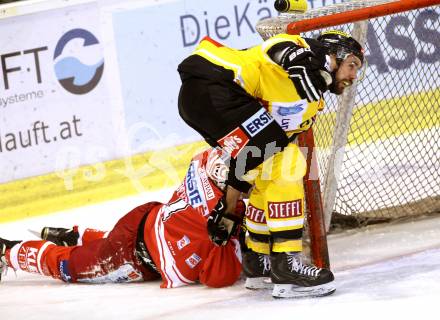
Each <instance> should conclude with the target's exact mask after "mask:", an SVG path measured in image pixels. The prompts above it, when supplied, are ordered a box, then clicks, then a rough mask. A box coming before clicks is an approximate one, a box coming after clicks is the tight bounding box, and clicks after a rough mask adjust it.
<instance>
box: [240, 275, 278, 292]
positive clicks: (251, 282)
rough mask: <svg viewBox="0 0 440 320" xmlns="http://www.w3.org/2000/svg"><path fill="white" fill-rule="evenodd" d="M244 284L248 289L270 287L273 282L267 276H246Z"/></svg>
mask: <svg viewBox="0 0 440 320" xmlns="http://www.w3.org/2000/svg"><path fill="white" fill-rule="evenodd" d="M244 286H245V288H246V289H249V290H260V289H272V288H273V283H272V281H271V280H270V278H269V277H259V278H246V282H245V284H244Z"/></svg>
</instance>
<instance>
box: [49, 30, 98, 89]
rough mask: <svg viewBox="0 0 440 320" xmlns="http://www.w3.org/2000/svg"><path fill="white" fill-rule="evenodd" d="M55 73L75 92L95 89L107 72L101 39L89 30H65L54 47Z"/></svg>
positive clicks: (64, 84) (66, 86) (61, 81)
mask: <svg viewBox="0 0 440 320" xmlns="http://www.w3.org/2000/svg"><path fill="white" fill-rule="evenodd" d="M53 59H54V61H55V75H56V77H57V79H58V81H59V82H60V84H61V86H62V87H63V88H64V89H66V90H67V91H69V92H70V93H73V94H86V93H88V92H90V91H92V90H93V89H94V88H95V87H96V86H97V84H98V83H99V80H101V77H102V73H103V72H104V58H103V57H102V53H101V52H100V47H99V41H98V39H96V37H95V36H94V35H93V34H92V33H90V32H89V31H87V30H84V29H73V30H70V31H68V32H67V33H65V34H64V35H63V36H62V37H61V39H60V40H59V41H58V43H57V45H56V47H55V53H54V57H53Z"/></svg>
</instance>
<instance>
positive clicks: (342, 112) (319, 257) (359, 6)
mask: <svg viewBox="0 0 440 320" xmlns="http://www.w3.org/2000/svg"><path fill="white" fill-rule="evenodd" d="M439 4H440V0H418V1H414V0H396V1H390V0H388V1H387V0H353V1H345V2H343V3H340V4H335V5H331V6H326V7H321V8H316V9H312V10H309V11H307V12H306V13H282V14H280V15H279V16H278V17H274V18H269V19H265V20H261V21H260V22H259V23H258V24H257V31H258V32H259V33H260V35H261V36H262V37H263V39H267V38H269V37H271V36H273V35H276V34H279V33H289V34H300V33H304V32H309V31H313V30H319V29H323V28H328V27H335V26H347V25H350V28H351V29H350V30H348V31H349V32H350V33H351V34H352V35H353V36H354V37H355V38H356V39H357V40H358V41H359V42H361V43H362V44H364V43H365V41H366V34H367V24H368V23H369V20H370V19H376V18H379V17H387V16H392V15H396V14H398V13H404V12H408V11H414V10H419V9H422V8H427V7H432V6H436V5H439ZM435 27H436V28H437V29H438V27H437V25H436V26H435ZM438 30H440V29H438ZM439 40H440V39H439ZM439 43H440V42H439ZM367 72H368V71H367ZM423 72H424V71H420V73H423ZM417 81H418V82H420V81H422V80H417ZM437 82H438V80H436V85H437V88H439V89H440V83H438V84H437ZM370 86H374V84H370ZM357 87H358V84H357V83H355V84H354V85H353V86H352V88H350V90H346V91H347V92H345V93H344V95H343V96H342V97H341V99H339V100H338V102H337V104H338V108H337V109H335V110H337V112H336V111H335V114H336V116H335V117H336V118H337V119H336V120H335V121H334V122H335V124H333V125H334V127H333V125H332V127H331V129H328V128H326V129H325V130H323V131H325V133H327V134H332V135H333V137H337V136H338V137H342V139H339V141H338V140H336V139H335V138H334V139H333V141H331V142H329V141H325V142H322V141H324V140H322V141H321V140H319V141H318V144H321V145H322V144H325V145H330V144H331V145H332V147H331V148H330V147H329V150H330V149H331V151H329V152H328V153H329V154H328V155H327V154H326V156H325V161H324V162H325V164H322V163H321V162H323V160H322V159H318V155H317V153H318V152H316V151H315V144H316V141H315V138H314V133H313V132H312V131H311V130H309V132H306V133H304V134H302V135H300V137H299V144H300V146H301V147H307V148H306V149H307V150H309V151H308V152H306V156H307V161H308V164H309V170H308V172H307V175H306V178H305V181H304V185H305V191H306V203H307V212H308V213H307V218H308V219H307V223H308V227H309V228H308V230H309V237H310V251H311V252H310V254H311V258H312V260H313V262H314V263H315V264H316V265H317V266H319V267H330V261H329V254H328V248H327V239H326V234H327V232H328V229H329V225H330V220H329V219H330V218H329V216H330V217H331V215H332V213H333V211H334V206H335V201H337V199H336V200H335V198H336V196H337V195H336V193H337V192H338V189H337V178H336V177H335V176H336V175H337V174H336V173H335V170H336V172H337V171H338V170H340V169H341V167H340V166H339V167H338V166H337V164H338V163H342V162H343V161H345V158H346V157H347V155H346V153H345V151H344V148H346V146H348V144H349V143H350V142H347V140H348V139H349V138H348V136H349V134H350V133H351V132H350V130H353V131H354V130H355V129H352V128H350V125H353V123H352V122H351V121H352V114H353V109H354V108H356V104H358V103H359V102H358V101H359V99H358V98H357V95H359V93H358V90H359V89H358V88H357ZM422 91H423V90H422ZM425 91H426V90H425ZM425 91H423V92H425ZM439 91H440V90H434V93H433V95H431V96H429V97H428V98H427V99H428V100H430V101H435V100H436V99H438V98H439V96H438V94H439ZM423 94H424V95H423V96H422V97H423V98H425V96H426V95H427V94H425V93H423ZM372 99H373V100H374V98H372ZM361 100H362V103H364V104H365V103H366V104H368V102H365V101H364V100H365V99H364V98H363V97H362V99H361ZM402 101H403V100H401V101H400V100H399V101H398V102H395V103H396V104H399V105H402V106H405V103H406V100H405V101H403V102H402ZM437 101H438V100H437ZM428 109H429V110H431V109H434V111H433V112H435V108H433V107H428ZM391 113H392V112H391ZM319 118H320V117H319V116H318V122H317V125H319ZM388 118H389V117H388ZM432 119H433V120H432V121H433V122H434V127H435V123H436V122H438V115H435V114H434V115H432ZM374 122H375V119H374V118H373V117H372V119H371V123H372V124H373V123H374ZM437 125H440V123H437ZM314 130H315V131H316V129H314ZM399 130H400V131H399ZM397 131H399V132H397V134H395V136H399V137H400V136H405V134H408V130H407V128H404V126H403V125H402V127H399V128H397ZM317 134H318V136H319V137H318V139H321V138H322V137H323V136H324V134H323V133H321V132H318V133H317ZM393 134H394V133H393ZM393 134H392V135H391V136H393ZM435 134H440V132H439V131H435ZM429 137H431V136H428V138H426V139H427V140H429ZM431 139H432V138H431ZM369 141H370V140H368V139H366V141H361V142H360V143H359V148H360V149H361V148H362V147H363V145H365V144H367V145H368V142H369ZM411 143H414V141H413V140H411V141H410V142H408V145H410V144H411ZM373 144H375V142H374V143H373ZM435 146H436V145H435V142H434V147H435ZM437 146H438V145H437ZM379 147H380V146H379ZM391 147H392V148H393V146H391ZM394 148H395V146H394ZM426 148H432V145H431V146H429V145H427V146H426ZM341 149H342V150H343V151H342V153H340V152H338V151H339V150H341ZM335 150H336V151H335ZM360 154H361V153H360ZM408 154H410V152H408ZM344 157H345V158H344ZM390 157H392V156H391V155H390ZM436 157H438V155H437V156H434V159H433V160H432V161H433V162H435V161H437V159H436ZM385 160H386V159H385ZM408 162H411V160H408ZM403 163H404V164H405V163H406V162H403ZM342 166H343V165H342ZM434 166H435V165H434ZM318 167H319V170H320V173H319V174H317V172H318ZM323 172H324V173H323ZM319 177H321V180H324V182H323V183H321V181H320V179H319ZM322 178H324V179H322ZM435 179H438V178H436V177H434V182H433V184H431V187H432V186H434V187H432V188H433V189H436V187H435V185H436V184H437V185H438V184H440V183H439V181H438V180H435ZM405 181H406V180H405ZM367 182H368V181H367ZM329 185H330V186H332V187H328V186H329ZM321 187H323V189H324V191H325V192H324V194H323V195H322V197H323V198H324V200H322V199H321ZM437 189H438V187H437ZM437 189H436V190H434V195H433V196H432V195H430V196H429V197H428V198H429V199H428V200H427V201H425V202H428V205H426V203H425V204H424V207H423V208H424V209H420V210H421V211H422V212H423V210H424V212H431V211H435V210H440V207H439V203H440V191H439V190H437ZM356 190H358V189H356ZM356 190H355V191H356ZM367 191H369V190H367ZM360 192H362V189H361V191H360ZM368 197H369V195H368V194H367V195H366V198H368ZM399 200H400V199H399ZM371 201H376V200H375V199H373V196H371ZM418 201H419V200H418V199H417V201H414V202H418ZM420 201H422V202H423V199H422V200H420ZM377 202H378V204H377V207H378V208H374V210H370V208H369V207H368V206H366V208H365V209H364V208H362V210H363V211H362V210H361V209H356V210H357V211H359V212H360V211H362V214H365V216H367V217H369V214H371V212H380V214H379V216H378V217H379V218H382V217H384V218H383V219H384V220H386V219H388V214H390V215H391V213H389V212H392V210H391V209H388V208H387V207H386V205H390V203H391V205H392V206H394V208H393V209H396V208H397V210H400V211H405V210H408V211H409V212H410V213H408V215H411V214H412V211H417V210H419V209H413V207H411V206H412V205H413V204H412V203H411V204H410V205H407V204H406V203H403V204H401V203H398V201H397V202H394V203H392V202H393V201H391V200H387V199H385V200H383V199H380V201H379V200H378V201H377ZM387 202H389V203H387ZM384 203H385V204H384ZM408 207H409V209H407V208H408ZM426 207H428V209H426ZM402 208H404V209H405V210H403V209H402ZM417 208H418V207H417ZM356 210H355V211H356ZM328 212H330V214H328ZM356 213H357V212H356ZM344 214H345V212H344ZM382 215H383V216H382ZM362 219H364V216H362ZM367 219H368V218H367Z"/></svg>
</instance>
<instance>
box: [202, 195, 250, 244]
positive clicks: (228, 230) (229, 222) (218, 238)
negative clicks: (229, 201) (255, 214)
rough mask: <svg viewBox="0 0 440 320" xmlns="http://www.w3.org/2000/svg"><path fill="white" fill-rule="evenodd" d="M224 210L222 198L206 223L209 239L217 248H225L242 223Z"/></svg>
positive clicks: (238, 218) (224, 205) (240, 219)
mask: <svg viewBox="0 0 440 320" xmlns="http://www.w3.org/2000/svg"><path fill="white" fill-rule="evenodd" d="M225 210H226V204H225V200H224V198H222V199H220V200H219V202H218V203H217V205H216V206H215V208H214V209H213V210H212V211H211V213H210V215H209V217H208V221H207V228H208V234H209V238H210V239H211V241H212V242H214V243H215V244H216V245H218V246H225V245H226V244H227V243H228V241H229V239H230V238H231V236H233V235H235V234H236V233H237V231H238V229H239V227H240V223H241V222H242V218H240V217H239V216H236V215H234V214H230V213H226V212H225Z"/></svg>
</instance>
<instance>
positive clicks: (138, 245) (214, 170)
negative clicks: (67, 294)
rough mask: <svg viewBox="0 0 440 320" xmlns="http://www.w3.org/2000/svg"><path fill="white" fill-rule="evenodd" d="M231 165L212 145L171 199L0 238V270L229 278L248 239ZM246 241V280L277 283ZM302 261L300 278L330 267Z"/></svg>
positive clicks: (176, 280) (222, 281)
mask: <svg viewBox="0 0 440 320" xmlns="http://www.w3.org/2000/svg"><path fill="white" fill-rule="evenodd" d="M228 171H229V169H228V167H227V166H226V164H225V161H224V160H223V159H222V157H221V153H220V151H219V149H208V150H206V151H204V152H202V153H200V154H199V155H197V156H195V157H194V158H193V159H192V161H191V163H190V166H189V170H188V172H187V174H186V176H185V179H184V181H183V182H182V183H181V185H180V186H179V187H178V188H177V190H176V191H175V192H174V193H173V195H172V197H171V199H170V201H169V202H168V203H166V204H162V203H159V202H149V203H146V204H143V205H141V206H139V207H137V208H135V209H133V210H132V211H130V212H129V213H127V214H126V215H125V216H124V217H122V218H121V219H120V220H119V221H118V222H117V224H116V225H115V227H114V228H113V230H112V231H110V232H104V231H99V230H94V229H81V228H78V227H76V226H75V227H74V228H72V229H64V228H51V227H45V228H43V230H42V232H41V238H42V239H45V240H37V241H35V240H33V241H24V242H22V241H9V240H5V239H2V238H0V276H1V274H2V272H5V271H6V269H7V268H8V267H10V268H13V269H14V270H23V271H26V272H30V273H39V274H42V275H45V276H51V277H53V278H55V279H60V280H63V281H65V282H71V283H76V282H81V283H84V282H86V283H105V282H132V281H149V280H155V279H160V278H161V279H162V284H161V287H163V288H174V287H179V286H183V285H187V284H191V283H197V282H199V283H202V284H205V285H207V286H210V287H223V286H229V285H232V284H234V283H235V282H236V281H237V279H238V278H239V276H240V273H241V271H242V267H241V259H242V252H241V249H242V247H243V245H242V243H243V241H239V239H238V237H237V231H238V230H241V231H242V230H243V228H240V223H241V222H242V220H243V219H242V217H243V214H244V211H245V205H244V203H243V201H240V202H239V203H238V205H237V208H236V214H237V217H241V218H236V217H235V216H229V215H225V213H224V189H225V181H226V178H227V175H228ZM252 215H255V212H253V211H252V210H251V211H248V213H247V216H248V217H246V219H249V218H250V217H251V216H252ZM225 219H226V220H228V221H229V222H230V223H232V224H233V227H232V229H233V230H234V231H233V232H231V233H228V232H226V230H225V229H224V228H223V227H222V224H219V223H218V222H219V221H220V220H222V222H225ZM244 249H245V253H244V254H243V257H244V259H245V260H246V261H247V263H246V264H245V265H244V273H245V275H246V276H247V277H248V279H247V281H246V287H247V288H251V289H264V288H272V287H273V286H274V285H273V284H272V283H271V281H270V277H271V276H272V275H271V272H270V271H271V267H270V262H271V261H270V260H269V259H254V255H253V253H252V251H250V250H248V249H247V248H244ZM249 258H251V259H249ZM300 267H301V268H302V269H301V270H302V271H301V270H299V269H298V273H297V280H298V281H302V282H304V279H310V277H315V278H316V279H319V273H320V272H322V271H323V270H324V271H325V272H330V271H328V270H325V269H317V268H314V267H310V266H307V265H301V266H300ZM292 270H293V269H292ZM300 271H301V272H303V273H304V276H301V274H302V273H301V272H300ZM313 272H315V273H316V274H317V275H313V274H312V273H313ZM330 274H331V273H330ZM331 280H333V277H332V278H331ZM289 285H290V284H289ZM277 286H278V289H277ZM284 286H285V284H275V287H274V292H276V295H275V294H274V293H273V295H274V296H275V297H302V296H320V295H326V294H330V293H332V292H333V291H334V288H333V287H328V290H327V291H323V290H322V289H319V290H317V291H316V290H314V288H315V287H313V286H310V287H311V288H306V287H304V286H297V290H296V294H295V295H294V296H293V295H292V293H291V292H288V291H287V294H286V295H283V294H282V289H283V288H284Z"/></svg>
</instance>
